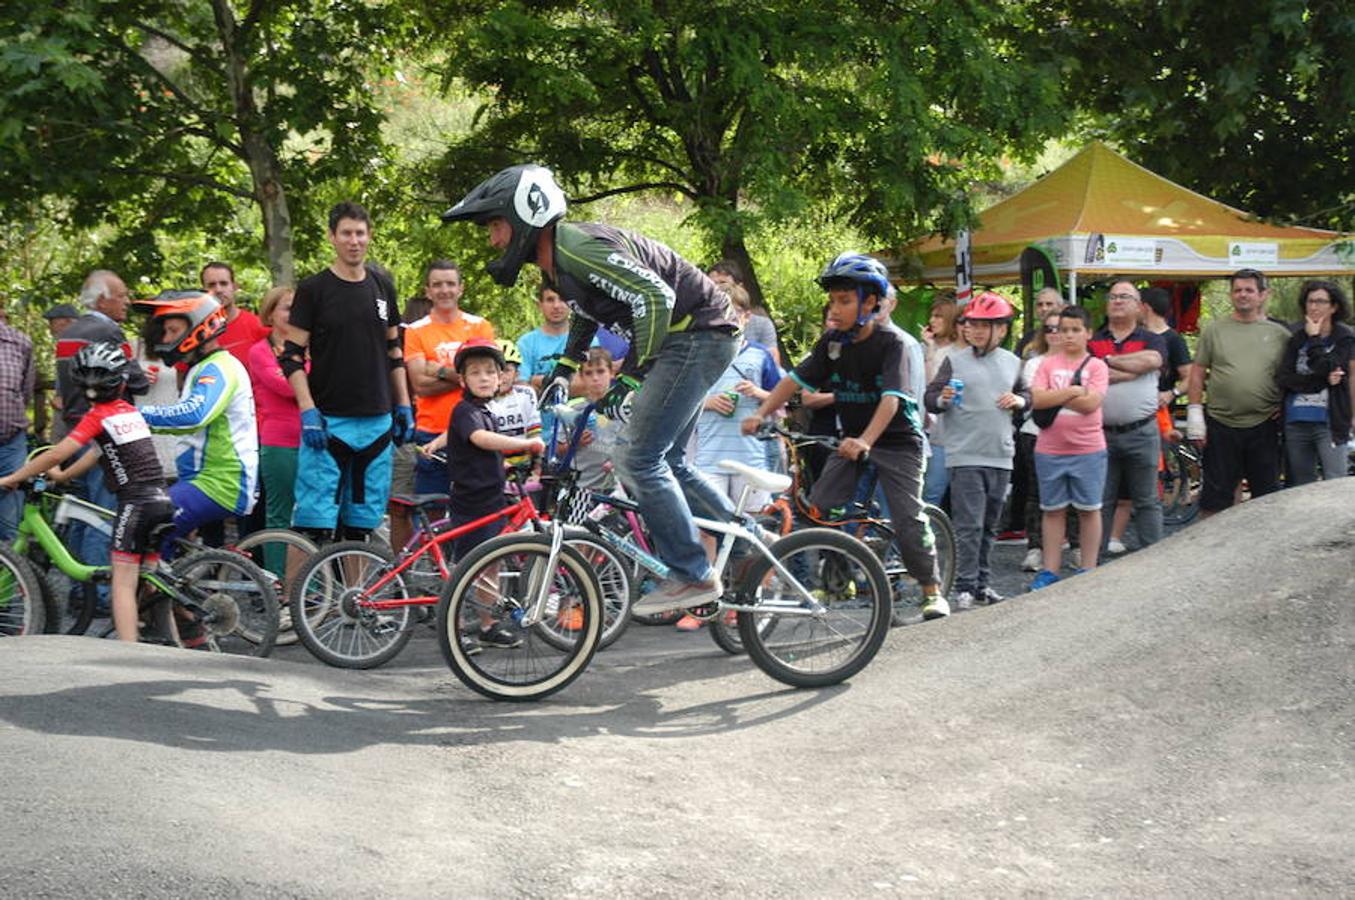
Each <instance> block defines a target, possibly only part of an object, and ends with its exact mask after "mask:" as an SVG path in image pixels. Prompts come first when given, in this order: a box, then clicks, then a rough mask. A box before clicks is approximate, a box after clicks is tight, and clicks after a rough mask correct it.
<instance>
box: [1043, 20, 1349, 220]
mask: <svg viewBox="0 0 1355 900" xmlns="http://www.w3.org/2000/svg"><path fill="white" fill-rule="evenodd" d="M1031 21H1032V22H1034V23H1036V24H1037V25H1038V27H1037V28H1035V29H1033V30H1032V31H1031V32H1029V34H1028V37H1027V39H1028V40H1031V41H1035V40H1038V41H1040V42H1041V43H1043V44H1044V45H1045V46H1046V47H1048V48H1049V51H1050V54H1051V56H1052V57H1055V58H1058V59H1060V60H1062V61H1063V63H1064V65H1065V66H1066V70H1067V72H1068V80H1069V83H1070V88H1071V90H1072V92H1073V96H1074V98H1075V99H1076V100H1077V102H1079V103H1080V104H1081V105H1082V106H1083V107H1084V108H1086V109H1087V110H1089V111H1091V112H1093V113H1094V114H1096V116H1097V118H1096V120H1095V123H1094V125H1093V130H1094V131H1097V132H1100V133H1102V134H1107V135H1109V136H1111V137H1112V138H1113V139H1115V140H1116V142H1117V143H1119V144H1120V146H1121V147H1123V148H1124V149H1125V150H1127V151H1128V152H1129V154H1130V155H1131V156H1132V157H1133V158H1134V159H1136V160H1137V161H1139V162H1141V163H1143V164H1144V165H1146V166H1148V167H1150V168H1152V169H1154V170H1155V171H1158V172H1161V173H1162V174H1163V175H1165V176H1167V177H1168V178H1172V179H1174V180H1176V181H1179V182H1181V183H1183V184H1186V185H1188V186H1189V187H1191V188H1193V189H1194V190H1197V191H1200V192H1201V193H1205V194H1208V195H1209V196H1211V197H1215V198H1217V199H1219V200H1222V201H1224V202H1226V203H1229V204H1231V205H1233V206H1236V207H1239V208H1241V209H1245V210H1248V211H1250V212H1254V213H1256V214H1258V215H1261V216H1264V217H1270V218H1275V219H1279V220H1289V221H1300V222H1303V223H1306V224H1311V225H1318V226H1326V227H1332V228H1342V229H1350V228H1352V227H1355V149H1353V148H1355V67H1352V66H1351V65H1350V60H1351V59H1352V58H1355V6H1353V5H1352V4H1350V3H1347V2H1340V0H1238V2H1233V3H1212V2H1206V0H1168V2H1162V3H1151V4H1144V3H1130V2H1124V0H1120V2H1110V3H1107V2H1104V0H1098V2H1090V0H1051V2H1040V3H1037V4H1036V5H1035V8H1034V9H1033V11H1032V20H1031Z"/></svg>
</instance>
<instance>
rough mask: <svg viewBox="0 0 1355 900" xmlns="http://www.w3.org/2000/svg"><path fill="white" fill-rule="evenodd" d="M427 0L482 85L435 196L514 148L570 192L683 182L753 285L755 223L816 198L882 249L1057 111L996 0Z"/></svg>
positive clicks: (462, 72) (937, 213)
mask: <svg viewBox="0 0 1355 900" xmlns="http://www.w3.org/2000/svg"><path fill="white" fill-rule="evenodd" d="M428 2H429V4H430V7H431V9H432V12H431V13H430V15H431V16H432V17H433V18H434V19H435V20H437V21H439V22H442V23H447V30H446V32H445V33H446V40H447V47H448V49H449V53H448V62H447V68H446V72H447V78H448V81H449V83H454V82H460V83H462V84H464V85H466V86H468V87H469V88H471V89H473V90H476V91H479V92H480V93H481V94H482V95H483V96H485V97H486V98H488V99H487V100H486V101H485V104H484V107H483V108H482V109H481V110H480V114H479V116H478V119H477V124H476V127H475V128H474V129H473V130H472V131H471V133H469V134H468V135H466V136H464V137H462V138H460V139H458V140H455V141H454V142H453V143H452V145H451V147H450V148H449V150H448V152H447V155H446V157H445V165H444V167H443V186H444V187H445V189H446V190H447V192H448V194H449V196H452V197H458V196H460V195H461V194H462V193H463V192H464V191H465V190H466V189H468V188H469V187H470V186H472V185H473V184H474V183H475V182H476V181H478V180H479V179H481V178H483V177H485V176H487V175H488V174H489V173H490V172H491V171H493V170H495V169H496V168H497V167H500V166H502V165H506V164H510V163H514V162H521V161H524V160H535V161H539V162H542V163H545V164H547V165H550V166H552V167H553V168H555V169H556V171H557V173H558V174H559V176H560V177H561V180H562V181H563V182H564V183H565V185H566V187H567V190H568V192H569V193H570V195H571V196H572V197H573V198H574V202H575V203H576V204H578V203H586V202H588V201H589V200H592V199H597V198H600V197H605V196H610V195H614V194H619V193H628V192H636V191H652V192H660V193H666V194H668V195H669V196H675V195H676V196H682V197H684V198H686V199H688V200H690V201H691V202H692V203H693V204H694V205H695V208H696V210H695V212H694V214H693V218H694V222H695V224H696V225H697V226H698V228H699V230H700V232H701V233H702V234H703V235H704V237H705V239H706V241H707V243H708V245H709V249H710V250H712V251H717V252H719V253H720V254H722V255H723V256H725V257H728V258H732V259H734V260H736V261H738V262H739V263H741V264H742V265H743V267H744V268H745V270H746V271H747V273H748V279H749V281H750V284H749V287H750V290H751V293H753V295H754V297H755V298H760V297H761V290H760V289H759V286H758V280H757V276H756V273H755V271H754V267H753V266H752V264H751V260H750V255H749V251H748V237H749V236H750V235H752V234H754V233H755V232H757V231H758V230H759V229H760V228H762V227H763V226H765V225H766V224H768V223H774V222H786V221H790V220H794V219H795V218H797V217H799V216H802V215H804V214H805V213H806V211H809V210H815V209H817V210H818V211H819V212H820V213H821V212H822V211H824V210H827V211H828V212H830V213H832V214H835V215H836V217H837V218H838V219H839V220H845V221H846V222H848V223H849V224H850V225H852V226H854V227H856V228H858V229H859V230H860V231H861V232H862V233H864V234H867V235H869V236H870V238H871V239H873V240H875V241H877V242H879V244H878V245H887V244H889V243H892V242H895V241H898V240H901V239H903V238H904V237H906V236H909V235H914V234H917V233H919V232H926V231H929V230H932V229H941V230H950V229H952V228H953V227H955V226H956V225H957V224H959V223H960V222H963V221H965V220H966V219H967V217H968V215H969V209H968V205H967V203H966V188H967V186H968V185H969V184H970V183H972V182H973V181H975V180H976V179H980V178H986V177H992V176H993V175H994V174H995V160H996V158H997V157H998V156H1000V155H1001V154H1002V153H1004V152H1012V151H1015V152H1020V153H1029V152H1031V151H1033V150H1034V149H1036V148H1038V146H1039V145H1040V144H1041V142H1042V141H1043V139H1044V138H1045V137H1046V136H1047V135H1049V134H1051V133H1053V132H1055V131H1057V130H1058V129H1059V128H1060V127H1061V126H1062V122H1063V119H1062V108H1061V104H1060V102H1059V89H1058V83H1057V79H1056V72H1055V68H1056V67H1055V65H1054V64H1053V62H1052V61H1045V60H1044V58H1043V54H1041V58H1040V59H1032V58H1031V56H1030V54H1028V53H1027V51H1026V49H1025V47H1024V46H1023V45H1022V44H1019V43H1016V42H1009V41H1005V40H1003V39H1001V37H1000V35H999V30H1000V29H1007V28H1010V27H1011V25H1012V23H1011V22H1010V21H1009V20H1010V17H1011V16H1012V15H1014V14H1015V13H1016V11H1017V8H1016V7H1012V6H1008V5H993V4H986V3H978V2H960V3H954V4H947V5H946V6H945V9H944V12H938V10H937V9H935V8H934V7H932V6H930V5H925V4H921V5H919V4H905V3H899V2H833V0H830V2H821V3H802V2H785V0H773V2H757V3H748V2H738V3H732V2H726V0H716V2H709V0H638V2H637V0H624V2H623V0H591V2H585V3H582V4H579V3H562V2H532V3H527V2H506V3H498V4H492V5H490V6H488V7H486V6H485V4H482V3H479V2H473V0H465V2H460V0H428Z"/></svg>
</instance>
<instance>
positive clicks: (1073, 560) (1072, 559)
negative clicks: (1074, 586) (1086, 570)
mask: <svg viewBox="0 0 1355 900" xmlns="http://www.w3.org/2000/svg"><path fill="white" fill-rule="evenodd" d="M1068 565H1070V566H1072V567H1073V568H1074V569H1080V568H1082V548H1081V547H1074V548H1073V549H1072V550H1069V551H1068Z"/></svg>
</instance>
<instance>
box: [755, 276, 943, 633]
mask: <svg viewBox="0 0 1355 900" xmlns="http://www.w3.org/2000/svg"><path fill="white" fill-rule="evenodd" d="M819 285H820V286H821V287H822V288H823V289H824V290H825V291H827V292H828V313H827V331H826V333H825V334H824V335H823V337H821V338H819V340H818V343H816V344H815V345H814V349H813V350H812V351H811V352H810V354H809V356H808V357H807V358H806V359H805V360H804V361H803V362H801V363H800V364H799V365H798V366H796V367H795V369H794V371H792V372H791V374H789V375H787V376H786V377H785V378H783V379H781V382H780V383H779V384H777V386H776V387H775V388H773V389H772V392H771V393H770V394H769V395H768V396H767V399H765V400H763V401H762V403H761V405H760V406H758V410H757V414H756V415H755V416H750V417H748V418H747V419H744V421H743V426H742V430H743V433H744V434H752V433H753V432H755V431H757V428H758V426H759V425H760V424H761V423H762V420H763V419H764V418H766V417H768V416H770V415H772V413H774V412H775V411H776V410H778V409H780V408H781V407H782V406H784V405H785V403H786V401H788V400H789V399H790V398H791V397H792V396H793V395H794V394H795V392H796V391H798V390H801V389H804V390H807V391H825V392H829V393H832V395H833V405H834V408H835V409H836V410H837V415H838V420H839V421H840V422H841V423H842V433H843V435H844V437H843V439H842V443H841V444H840V445H839V447H838V450H837V455H835V456H833V457H832V458H830V459H829V460H828V461H827V462H826V463H825V464H824V467H823V472H822V473H821V474H820V476H819V479H818V481H817V482H816V483H815V485H814V491H813V494H812V495H811V497H810V500H811V502H812V503H813V504H814V505H815V506H817V507H819V508H820V509H828V508H831V507H834V506H841V505H844V504H846V503H847V502H849V501H850V500H851V499H852V497H853V496H854V494H855V492H856V484H857V481H858V480H859V479H860V476H861V471H862V468H863V466H864V464H865V460H866V457H867V455H869V457H870V460H871V462H874V463H875V464H876V468H877V469H878V471H879V476H880V486H881V487H882V488H883V489H884V493H885V500H886V502H887V503H888V504H889V510H890V513H891V514H892V515H893V518H894V534H895V541H896V542H897V544H898V548H899V555H900V556H902V558H903V562H904V565H905V566H906V567H907V569H908V574H909V575H911V576H912V577H913V578H914V579H915V580H916V581H917V582H918V584H920V585H922V592H923V602H922V615H923V617H924V618H927V619H938V618H942V617H944V616H948V615H950V604H949V603H948V602H947V601H946V598H945V597H943V596H942V595H941V584H940V582H941V578H940V574H939V572H938V569H937V565H936V550H935V540H934V538H933V536H932V533H931V528H930V526H929V525H928V524H927V517H926V514H925V513H924V512H923V509H922V466H923V461H922V423H921V418H920V412H919V406H918V399H919V398H917V397H914V396H912V393H911V391H912V388H911V386H910V385H911V381H910V378H909V374H908V353H907V350H906V348H905V347H904V344H903V339H902V337H901V336H900V335H899V333H898V332H896V331H894V330H891V329H889V328H883V327H881V326H880V325H879V324H878V323H877V322H876V321H875V311H876V309H878V308H879V305H880V300H881V299H882V298H883V297H884V296H885V294H886V293H887V292H888V290H889V278H888V273H887V272H886V270H885V267H884V265H883V264H882V263H881V262H880V261H879V260H876V259H873V258H871V257H869V256H864V255H862V254H859V253H844V254H842V255H841V256H839V257H838V258H837V259H835V260H833V261H832V262H831V263H829V264H828V267H827V268H825V269H824V270H823V274H821V275H820V276H819Z"/></svg>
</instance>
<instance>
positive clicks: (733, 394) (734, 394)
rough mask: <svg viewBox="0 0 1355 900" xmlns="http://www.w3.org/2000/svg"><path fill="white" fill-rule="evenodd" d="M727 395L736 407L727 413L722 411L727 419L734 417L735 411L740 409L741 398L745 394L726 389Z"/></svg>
mask: <svg viewBox="0 0 1355 900" xmlns="http://www.w3.org/2000/svg"><path fill="white" fill-rule="evenodd" d="M725 396H726V397H728V398H729V402H730V403H733V404H734V408H733V409H731V410H730V411H729V412H727V413H721V415H723V416H724V417H725V418H726V419H732V418H733V417H734V413H736V412H738V411H739V398H740V397H742V396H743V395H742V394H740V393H739V392H738V391H725Z"/></svg>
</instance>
